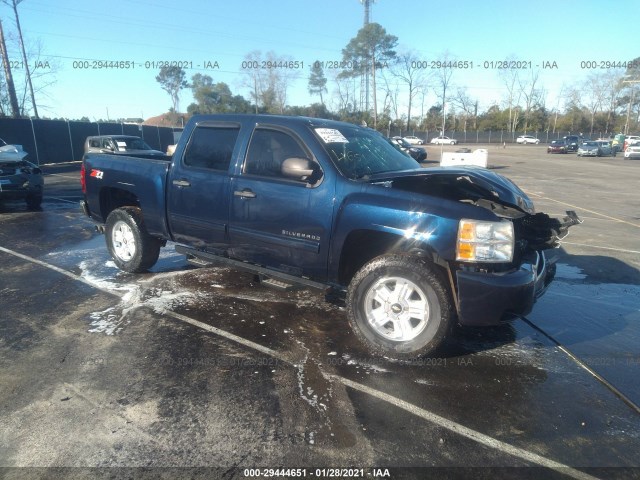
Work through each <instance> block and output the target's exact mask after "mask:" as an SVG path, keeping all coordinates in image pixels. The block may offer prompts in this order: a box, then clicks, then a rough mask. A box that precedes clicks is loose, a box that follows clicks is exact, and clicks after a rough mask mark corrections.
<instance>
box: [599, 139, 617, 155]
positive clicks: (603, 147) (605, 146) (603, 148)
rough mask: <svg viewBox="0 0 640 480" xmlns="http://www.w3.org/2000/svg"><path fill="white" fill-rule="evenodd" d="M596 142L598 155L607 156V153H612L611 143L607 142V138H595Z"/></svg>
mask: <svg viewBox="0 0 640 480" xmlns="http://www.w3.org/2000/svg"><path fill="white" fill-rule="evenodd" d="M596 143H597V144H598V148H599V149H600V155H599V156H601V157H608V156H609V155H612V154H613V150H612V149H611V143H610V142H609V140H596Z"/></svg>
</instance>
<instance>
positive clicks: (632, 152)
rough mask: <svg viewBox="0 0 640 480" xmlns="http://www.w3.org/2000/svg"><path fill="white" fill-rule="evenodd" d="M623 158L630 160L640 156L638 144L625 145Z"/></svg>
mask: <svg viewBox="0 0 640 480" xmlns="http://www.w3.org/2000/svg"><path fill="white" fill-rule="evenodd" d="M624 158H628V159H630V160H633V159H636V158H640V144H639V145H631V146H630V147H627V149H626V150H625V151H624Z"/></svg>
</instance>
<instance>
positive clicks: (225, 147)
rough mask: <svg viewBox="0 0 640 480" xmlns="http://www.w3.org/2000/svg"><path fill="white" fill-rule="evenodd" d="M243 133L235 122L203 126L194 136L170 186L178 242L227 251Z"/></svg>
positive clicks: (171, 216)
mask: <svg viewBox="0 0 640 480" xmlns="http://www.w3.org/2000/svg"><path fill="white" fill-rule="evenodd" d="M239 132H240V125H239V124H238V123H234V122H202V123H199V124H198V125H197V126H196V127H195V128H194V130H193V132H192V133H191V137H190V138H189V142H188V144H187V147H186V148H185V150H184V153H183V154H182V158H181V159H180V161H176V162H174V167H173V168H172V170H171V172H170V174H169V181H168V184H167V217H168V219H169V228H170V230H171V234H172V237H173V239H174V240H175V241H176V242H179V243H184V244H187V245H191V246H194V247H197V248H205V249H206V248H208V249H211V250H216V249H219V248H224V247H225V245H226V243H227V240H228V237H227V227H228V222H229V197H230V193H229V185H230V184H229V168H230V165H231V163H232V162H231V159H232V158H233V156H234V150H235V148H236V143H237V139H238V134H239Z"/></svg>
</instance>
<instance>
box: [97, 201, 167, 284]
mask: <svg viewBox="0 0 640 480" xmlns="http://www.w3.org/2000/svg"><path fill="white" fill-rule="evenodd" d="M127 227H128V229H129V230H128V231H127ZM123 232H126V233H127V234H129V235H128V238H123ZM104 233H105V239H106V242H107V249H108V250H109V254H111V258H113V261H114V262H115V264H116V265H117V267H118V268H119V269H120V270H124V271H125V272H130V273H140V272H144V271H147V270H148V269H149V268H151V267H152V266H153V265H155V263H156V262H157V261H158V257H159V256H160V246H161V241H160V240H159V239H157V238H155V237H152V236H151V235H149V233H147V229H146V228H145V226H144V219H143V217H142V211H141V210H140V209H139V208H138V207H121V208H117V209H115V210H113V211H112V212H111V213H110V214H109V216H108V217H107V222H106V225H105V232H104Z"/></svg>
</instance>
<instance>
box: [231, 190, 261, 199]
mask: <svg viewBox="0 0 640 480" xmlns="http://www.w3.org/2000/svg"><path fill="white" fill-rule="evenodd" d="M233 196H234V197H240V198H256V194H255V193H254V192H252V191H251V190H249V189H245V190H236V191H235V192H233Z"/></svg>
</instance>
